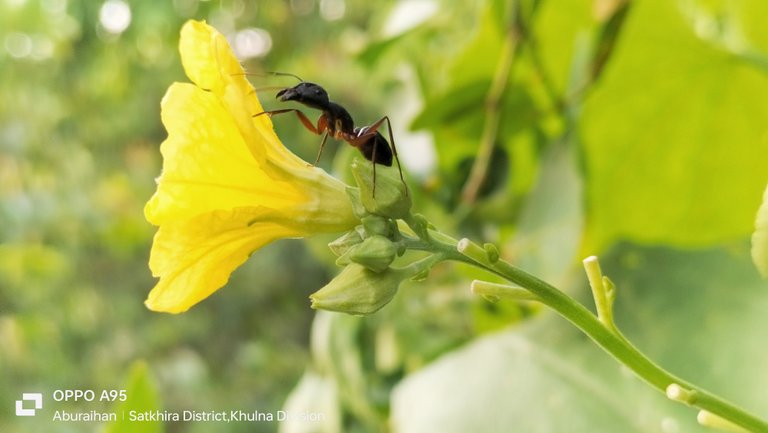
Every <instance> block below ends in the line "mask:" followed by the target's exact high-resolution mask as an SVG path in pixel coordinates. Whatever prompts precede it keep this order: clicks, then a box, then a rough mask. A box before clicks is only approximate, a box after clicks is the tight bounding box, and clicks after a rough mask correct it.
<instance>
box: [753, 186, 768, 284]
mask: <svg viewBox="0 0 768 433" xmlns="http://www.w3.org/2000/svg"><path fill="white" fill-rule="evenodd" d="M752 261H753V262H754V263H755V266H757V270H758V271H760V274H761V275H762V276H763V278H768V188H766V189H765V193H764V194H763V204H761V205H760V209H759V210H758V211H757V218H756V220H755V232H754V233H752Z"/></svg>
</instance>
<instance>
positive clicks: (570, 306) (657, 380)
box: [427, 231, 768, 433]
mask: <svg viewBox="0 0 768 433" xmlns="http://www.w3.org/2000/svg"><path fill="white" fill-rule="evenodd" d="M432 233H433V232H432V231H430V234H432ZM427 241H428V242H430V243H431V244H432V245H433V246H434V247H435V248H436V249H437V250H438V251H442V252H443V254H444V255H445V257H447V258H450V259H453V260H458V261H461V262H464V263H468V264H471V265H474V266H476V267H479V268H482V269H484V270H486V271H488V272H491V273H493V274H495V275H498V276H500V277H502V278H504V279H506V280H508V281H510V282H511V283H514V284H515V285H518V286H520V287H524V288H526V289H528V290H529V291H530V292H531V293H532V294H533V295H534V296H535V297H536V298H537V300H538V301H539V302H542V303H543V304H545V305H547V306H549V307H550V308H552V309H553V310H555V311H556V312H557V313H558V314H560V315H561V316H563V317H564V318H566V319H567V320H568V321H570V322H571V323H573V324H574V325H575V326H576V327H577V328H579V329H580V330H581V331H582V332H584V333H585V334H586V335H587V336H589V337H590V338H591V339H592V340H593V341H594V342H595V343H597V345H598V346H600V347H602V348H603V350H605V351H606V352H608V353H609V354H610V355H611V356H613V357H614V358H615V359H616V360H617V361H619V362H620V363H621V364H623V365H625V366H626V367H628V368H629V369H630V370H632V371H633V372H635V374H637V375H638V376H639V377H640V378H641V379H643V380H644V381H646V382H647V383H648V384H650V385H651V386H653V387H654V388H656V389H658V390H659V391H661V392H662V393H666V391H667V388H668V387H670V385H672V386H673V387H674V386H675V385H677V387H681V388H682V389H685V390H686V391H687V392H689V394H686V395H689V396H690V398H687V399H683V400H680V399H674V398H673V400H676V401H681V402H683V403H685V404H688V405H690V406H694V407H697V408H699V409H702V410H705V411H707V412H709V413H711V414H714V415H716V416H718V417H720V418H723V419H725V420H727V421H730V422H731V423H733V424H735V425H737V426H740V427H742V428H744V429H747V430H748V431H751V432H755V433H768V422H766V421H765V420H762V419H760V418H758V417H756V416H754V415H752V414H750V413H748V412H746V411H745V410H743V409H742V408H740V407H738V406H736V405H734V404H732V403H729V402H727V401H725V400H724V399H722V398H720V397H718V396H716V395H714V394H712V393H709V392H707V391H705V390H703V389H701V388H699V387H698V386H696V385H693V384H691V383H688V382H686V381H684V380H682V379H680V378H678V377H676V376H674V375H673V374H671V373H669V372H667V371H666V370H664V369H663V368H661V367H660V366H658V365H657V364H655V363H654V362H653V361H651V360H650V359H649V358H648V357H647V356H645V355H644V354H643V353H642V352H640V351H639V350H638V349H637V348H636V347H635V346H633V345H632V344H631V343H630V342H629V340H627V339H626V338H625V337H624V336H623V335H622V334H621V333H620V332H619V331H618V329H617V328H616V327H615V325H614V326H606V324H605V323H603V322H601V320H600V319H598V317H597V316H595V315H594V314H593V313H592V312H591V311H589V310H588V309H587V308H585V307H584V306H583V305H582V304H580V303H578V302H577V301H576V300H575V299H573V298H571V297H570V296H568V295H566V294H565V293H564V292H562V291H560V290H558V289H557V288H555V287H554V286H552V285H550V284H549V283H547V282H545V281H542V280H540V279H539V278H537V277H535V276H533V275H531V274H529V273H527V272H525V271H523V270H521V269H519V268H516V267H515V266H512V265H511V264H509V263H507V262H505V261H503V260H498V261H491V260H489V258H488V255H487V252H486V250H485V249H483V248H482V247H480V246H478V245H476V244H474V243H471V242H469V241H468V240H466V239H463V240H461V241H456V240H455V239H452V238H450V237H448V236H446V235H444V234H441V235H440V236H431V237H430V239H429V240H427ZM457 248H458V251H457ZM457 252H458V254H456V253H457ZM611 322H612V320H611Z"/></svg>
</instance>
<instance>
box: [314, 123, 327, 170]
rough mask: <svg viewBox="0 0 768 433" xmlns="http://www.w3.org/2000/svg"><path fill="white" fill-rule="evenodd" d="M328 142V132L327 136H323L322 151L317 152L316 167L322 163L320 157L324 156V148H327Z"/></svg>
mask: <svg viewBox="0 0 768 433" xmlns="http://www.w3.org/2000/svg"><path fill="white" fill-rule="evenodd" d="M326 140H328V131H325V135H323V141H321V142H320V150H318V151H317V158H315V165H317V164H318V163H319V162H320V155H322V154H323V148H324V147H325V142H326Z"/></svg>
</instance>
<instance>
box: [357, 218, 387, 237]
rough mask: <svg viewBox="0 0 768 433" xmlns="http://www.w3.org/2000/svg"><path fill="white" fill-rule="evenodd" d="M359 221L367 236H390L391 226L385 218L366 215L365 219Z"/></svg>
mask: <svg viewBox="0 0 768 433" xmlns="http://www.w3.org/2000/svg"><path fill="white" fill-rule="evenodd" d="M360 221H361V222H362V223H363V228H364V229H365V232H366V233H367V234H368V235H369V236H375V235H381V236H386V237H390V236H392V225H391V224H390V223H389V221H390V220H388V219H387V218H383V217H380V216H378V215H368V216H367V217H363V219H361V220H360Z"/></svg>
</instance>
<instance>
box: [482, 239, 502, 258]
mask: <svg viewBox="0 0 768 433" xmlns="http://www.w3.org/2000/svg"><path fill="white" fill-rule="evenodd" d="M483 249H485V253H486V254H487V255H488V261H489V262H491V263H496V262H498V261H499V249H498V248H496V245H494V244H491V243H486V244H484V245H483Z"/></svg>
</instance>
